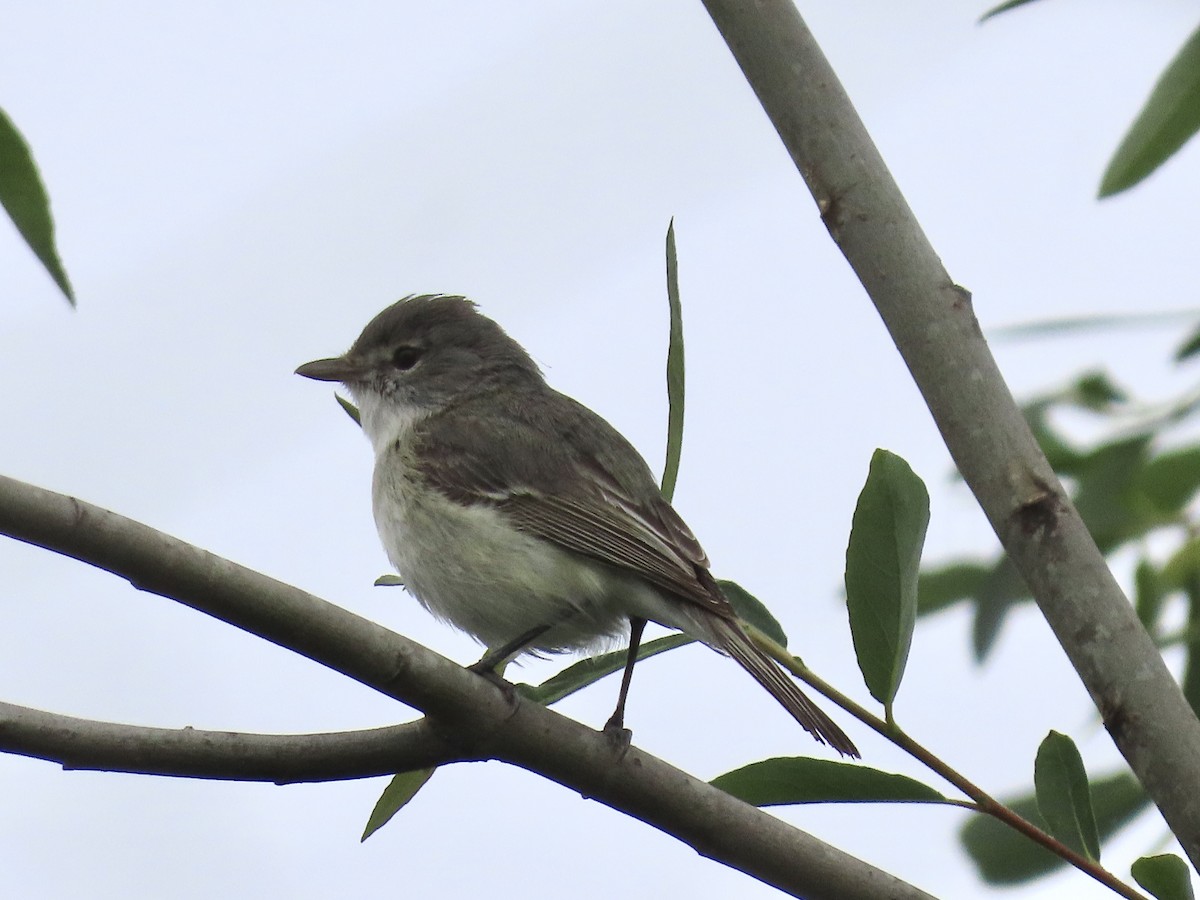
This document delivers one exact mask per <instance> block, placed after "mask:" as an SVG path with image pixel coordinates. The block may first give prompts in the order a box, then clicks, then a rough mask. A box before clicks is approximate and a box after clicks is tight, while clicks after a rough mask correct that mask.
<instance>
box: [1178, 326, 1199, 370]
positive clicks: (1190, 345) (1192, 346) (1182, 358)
mask: <svg viewBox="0 0 1200 900" xmlns="http://www.w3.org/2000/svg"><path fill="white" fill-rule="evenodd" d="M1197 353H1200V327H1198V328H1196V329H1194V330H1193V331H1192V333H1191V334H1190V335H1188V337H1187V340H1185V341H1184V342H1183V343H1182V344H1180V345H1179V349H1177V350H1176V351H1175V362H1177V363H1181V362H1186V361H1187V360H1189V359H1191V358H1192V357H1193V356H1195V355H1196V354H1197Z"/></svg>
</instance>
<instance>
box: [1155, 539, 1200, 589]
mask: <svg viewBox="0 0 1200 900" xmlns="http://www.w3.org/2000/svg"><path fill="white" fill-rule="evenodd" d="M1198 578H1200V538H1191V539H1190V540H1187V541H1185V542H1184V543H1183V545H1182V546H1181V547H1180V548H1179V549H1178V550H1176V551H1175V552H1174V553H1172V554H1171V558H1170V559H1168V560H1167V561H1166V563H1165V564H1164V565H1163V567H1162V571H1161V572H1160V573H1159V586H1160V589H1161V590H1162V591H1163V592H1164V593H1168V594H1169V593H1173V592H1174V591H1186V590H1188V588H1189V587H1190V586H1191V585H1192V584H1194V583H1196V581H1197V579H1198Z"/></svg>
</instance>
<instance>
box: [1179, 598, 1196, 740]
mask: <svg viewBox="0 0 1200 900" xmlns="http://www.w3.org/2000/svg"><path fill="white" fill-rule="evenodd" d="M1186 596H1187V606H1188V613H1187V626H1186V628H1185V630H1184V632H1185V634H1186V635H1187V640H1186V642H1185V644H1184V654H1185V655H1184V663H1183V677H1182V678H1181V679H1180V680H1179V686H1180V687H1181V688H1182V689H1183V696H1184V699H1186V700H1187V702H1188V704H1189V705H1190V706H1191V707H1192V712H1194V713H1195V714H1196V715H1197V716H1200V577H1193V578H1192V580H1191V581H1190V582H1189V584H1188V587H1187V590H1186Z"/></svg>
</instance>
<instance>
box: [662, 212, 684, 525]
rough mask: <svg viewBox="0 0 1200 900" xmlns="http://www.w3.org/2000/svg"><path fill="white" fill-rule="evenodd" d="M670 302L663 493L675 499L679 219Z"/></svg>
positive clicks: (671, 245)
mask: <svg viewBox="0 0 1200 900" xmlns="http://www.w3.org/2000/svg"><path fill="white" fill-rule="evenodd" d="M667 303H668V305H669V306H670V308H671V338H670V341H669V343H668V344H667V461H666V463H665V464H664V465H663V477H662V494H663V496H664V497H666V498H667V500H668V501H670V500H671V498H672V497H674V496H675V481H676V479H678V478H679V457H680V455H681V454H682V453H683V395H684V391H683V388H684V377H683V375H684V373H683V305H682V304H681V303H680V301H679V261H678V260H677V259H676V257H675V219H674V218H672V219H671V224H670V225H668V226H667Z"/></svg>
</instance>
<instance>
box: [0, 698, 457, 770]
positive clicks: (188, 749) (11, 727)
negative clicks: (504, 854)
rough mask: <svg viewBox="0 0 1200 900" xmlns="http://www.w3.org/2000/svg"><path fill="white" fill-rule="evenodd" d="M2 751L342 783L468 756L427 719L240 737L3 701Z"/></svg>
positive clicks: (71, 763) (69, 764)
mask: <svg viewBox="0 0 1200 900" xmlns="http://www.w3.org/2000/svg"><path fill="white" fill-rule="evenodd" d="M0 752H3V753H14V754H17V755H19V756H32V757H35V758H37V759H44V760H47V761H49V762H57V763H61V764H62V767H63V768H64V769H87V770H94V771H102V772H127V773H130V774H134V775H172V776H177V777H181V778H208V779H214V780H221V781H270V782H274V783H276V784H294V783H296V782H301V781H345V780H347V779H351V778H373V777H376V776H379V775H393V774H395V773H396V772H406V771H409V770H411V769H422V768H428V767H429V766H437V765H442V764H444V763H451V762H464V761H467V760H468V759H469V757H465V756H462V755H460V754H455V753H453V752H451V751H450V749H449V748H448V747H447V746H446V744H445V743H443V742H442V741H441V740H439V739H438V737H437V736H436V735H435V734H434V733H433V729H432V728H430V727H429V723H428V720H425V719H422V720H421V721H419V722H408V723H405V724H403V725H391V726H389V727H387V728H370V729H366V730H363V731H345V732H338V733H333V734H244V733H240V732H232V731H200V730H197V729H195V728H180V729H174V728H147V727H145V726H140V725H121V724H117V723H115V722H96V721H93V720H91V719H77V718H75V717H73V716H63V715H58V714H57V713H51V712H45V711H43V710H40V709H30V708H29V707H27V706H17V705H15V704H12V703H2V702H0Z"/></svg>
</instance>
